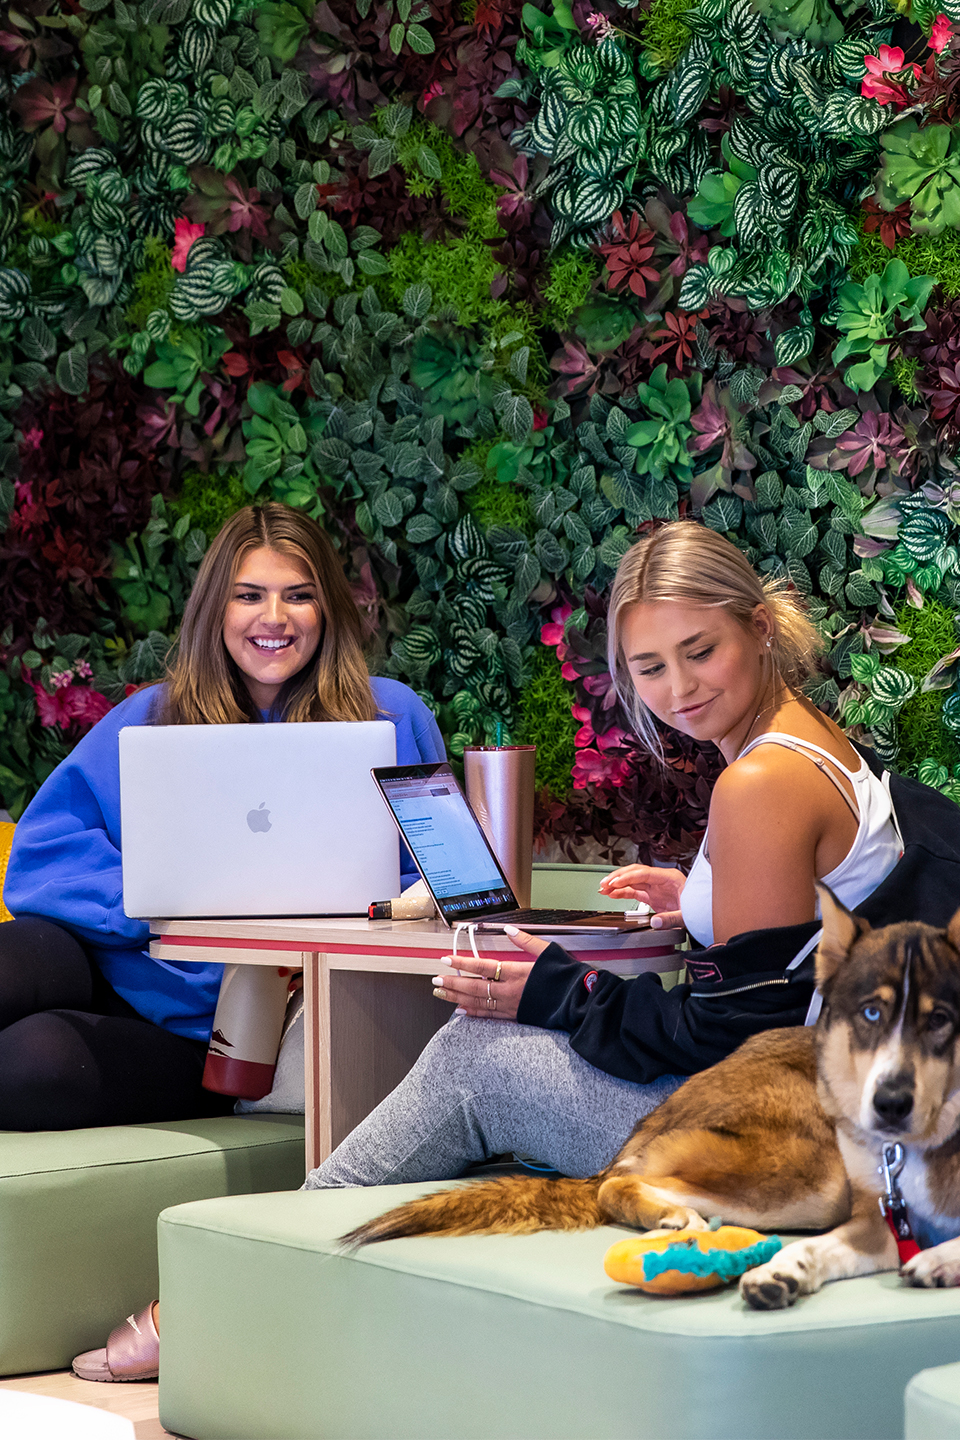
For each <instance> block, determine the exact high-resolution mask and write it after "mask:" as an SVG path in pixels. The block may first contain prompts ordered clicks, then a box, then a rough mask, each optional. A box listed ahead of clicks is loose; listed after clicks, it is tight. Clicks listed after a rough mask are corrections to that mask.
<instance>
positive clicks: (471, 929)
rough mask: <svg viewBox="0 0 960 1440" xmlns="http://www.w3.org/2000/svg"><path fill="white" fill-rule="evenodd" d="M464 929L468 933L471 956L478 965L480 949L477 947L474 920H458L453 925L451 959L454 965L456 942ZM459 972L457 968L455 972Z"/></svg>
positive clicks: (475, 923)
mask: <svg viewBox="0 0 960 1440" xmlns="http://www.w3.org/2000/svg"><path fill="white" fill-rule="evenodd" d="M464 930H466V932H467V934H468V935H469V937H470V949H471V950H472V951H473V958H474V960H476V962H477V964H478V965H479V964H480V951H479V950H478V949H477V922H476V921H475V920H458V921H457V923H456V925H455V926H454V930H453V960H454V966H456V959H457V944H458V942H459V939H460V936H461V935H462V934H463V932H464ZM460 973H461V972H460V971H459V970H457V974H458V975H459V974H460Z"/></svg>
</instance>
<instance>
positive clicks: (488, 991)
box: [487, 980, 490, 1005]
mask: <svg viewBox="0 0 960 1440" xmlns="http://www.w3.org/2000/svg"><path fill="white" fill-rule="evenodd" d="M487 1004H488V1005H489V1004H490V981H489V980H488V981H487Z"/></svg>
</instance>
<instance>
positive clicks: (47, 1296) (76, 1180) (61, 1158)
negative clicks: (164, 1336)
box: [0, 1115, 304, 1375]
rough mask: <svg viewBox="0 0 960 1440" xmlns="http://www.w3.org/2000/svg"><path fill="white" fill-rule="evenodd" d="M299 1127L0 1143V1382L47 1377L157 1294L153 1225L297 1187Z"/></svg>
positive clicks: (232, 1125) (98, 1134)
mask: <svg viewBox="0 0 960 1440" xmlns="http://www.w3.org/2000/svg"><path fill="white" fill-rule="evenodd" d="M303 1173H304V1160H303V1120H302V1118H300V1117H295V1116H288V1115H256V1116H234V1115H230V1116H217V1117H215V1118H213V1119H209V1120H178V1121H170V1122H167V1123H157V1124H151V1125H118V1126H113V1127H110V1128H106V1129H98V1130H64V1131H39V1132H37V1133H33V1134H15V1133H12V1132H10V1131H7V1132H3V1133H0V1374H2V1375H18V1374H22V1373H24V1372H25V1371H31V1370H55V1369H61V1368H62V1367H63V1366H66V1365H69V1363H70V1361H71V1360H72V1358H73V1356H74V1355H76V1354H77V1353H78V1351H81V1350H88V1349H91V1348H92V1347H93V1346H96V1345H102V1344H103V1343H104V1341H105V1339H106V1336H107V1334H108V1333H109V1331H110V1330H112V1328H113V1326H114V1325H116V1324H117V1323H118V1321H120V1320H122V1319H123V1317H124V1316H125V1315H129V1314H130V1312H131V1311H132V1310H134V1309H137V1310H140V1309H142V1307H143V1306H144V1305H145V1304H146V1303H147V1301H148V1300H150V1299H151V1297H153V1296H155V1295H156V1293H157V1285H158V1276H157V1244H156V1234H157V1216H158V1215H159V1213H160V1211H161V1210H163V1209H164V1207H165V1206H168V1205H174V1204H177V1203H178V1202H179V1201H181V1200H203V1199H207V1198H208V1197H209V1196H211V1195H230V1194H233V1195H240V1194H246V1193H247V1192H248V1191H254V1190H280V1189H293V1188H294V1187H295V1186H299V1185H301V1184H302V1183H303Z"/></svg>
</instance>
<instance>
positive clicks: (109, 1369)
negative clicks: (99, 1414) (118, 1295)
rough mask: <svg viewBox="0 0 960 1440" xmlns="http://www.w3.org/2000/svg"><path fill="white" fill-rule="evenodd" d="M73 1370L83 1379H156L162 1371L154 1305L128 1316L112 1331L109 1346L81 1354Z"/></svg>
mask: <svg viewBox="0 0 960 1440" xmlns="http://www.w3.org/2000/svg"><path fill="white" fill-rule="evenodd" d="M73 1369H74V1373H75V1374H76V1375H79V1376H80V1379H81V1380H156V1378H157V1376H158V1375H159V1374H160V1336H159V1334H158V1332H157V1327H156V1325H155V1324H154V1320H153V1306H152V1305H148V1306H147V1308H146V1309H145V1310H143V1311H141V1313H140V1314H139V1315H128V1316H127V1318H126V1320H124V1322H123V1324H122V1325H118V1326H117V1328H116V1329H115V1330H111V1332H110V1338H109V1339H108V1340H107V1344H106V1348H105V1349H103V1350H87V1351H85V1352H84V1354H83V1355H78V1356H77V1358H76V1359H75V1360H74V1362H73Z"/></svg>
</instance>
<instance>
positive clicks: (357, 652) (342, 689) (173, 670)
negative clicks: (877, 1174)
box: [160, 501, 377, 725]
mask: <svg viewBox="0 0 960 1440" xmlns="http://www.w3.org/2000/svg"><path fill="white" fill-rule="evenodd" d="M260 549H264V550H275V551H276V552H277V553H278V554H280V555H287V556H290V557H291V559H296V560H299V561H300V563H301V564H302V565H304V566H305V567H306V569H307V570H308V571H309V573H310V577H311V579H312V580H313V582H314V584H315V585H316V587H317V599H318V604H319V607H320V616H321V622H322V623H321V635H320V643H319V644H318V646H317V648H316V651H315V652H314V655H313V657H312V658H311V659H310V660H309V661H308V662H307V664H306V665H304V667H303V669H302V670H299V671H298V672H297V673H296V675H293V676H291V678H290V679H289V680H288V681H287V683H286V685H285V686H284V688H283V690H282V691H281V692H280V697H279V699H280V712H281V715H282V717H283V719H284V720H294V721H303V720H373V719H375V718H376V715H377V707H376V704H375V702H374V698H373V693H372V691H371V689H370V677H369V675H368V674H367V667H366V664H365V663H364V659H363V650H362V647H361V633H362V632H361V626H360V616H359V615H358V613H357V607H356V605H355V604H354V601H353V596H352V595H351V593H350V587H349V585H348V584H347V580H346V576H345V575H344V573H343V570H342V568H341V565H340V562H339V560H338V559H337V554H336V551H335V550H334V548H333V546H332V545H331V544H330V541H329V540H328V539H327V537H326V535H325V534H324V532H323V530H321V528H320V526H319V525H318V524H317V523H316V521H315V520H311V519H310V518H309V516H307V515H304V514H303V513H302V511H300V510H294V509H292V508H291V507H290V506H289V505H280V504H278V503H277V502H276V501H268V502H267V503H266V504H264V505H248V506H247V507H246V508H245V509H243V510H238V511H237V513H236V515H234V516H232V517H231V518H230V519H229V520H228V521H227V523H226V524H225V525H224V527H223V529H222V530H221V531H220V532H219V534H218V535H217V536H216V538H215V539H214V541H213V543H212V545H211V546H210V549H209V550H208V551H207V553H206V555H205V556H204V557H203V562H202V564H201V566H200V570H199V572H198V574H197V578H196V581H195V582H194V586H193V589H192V590H191V592H190V598H189V600H188V601H187V606H186V610H185V611H184V615H183V623H182V625H181V627H180V638H179V642H178V645H177V650H176V655H175V658H174V659H173V660H172V662H171V663H170V665H169V667H168V670H167V675H166V688H165V692H164V703H163V709H162V713H161V716H160V723H161V724H162V725H236V724H240V723H242V722H243V721H245V720H255V721H258V720H259V719H260V712H259V710H258V709H257V707H256V706H255V704H254V702H253V699H252V698H251V695H250V692H249V691H248V689H247V687H246V685H245V684H244V679H243V674H242V672H241V670H240V668H239V666H238V665H237V664H236V662H235V661H234V659H233V657H232V656H231V655H230V654H229V652H228V650H227V647H226V645H225V644H224V643H223V622H224V619H225V617H226V613H227V605H228V603H229V601H230V598H231V594H232V592H233V584H234V580H235V579H236V576H237V572H238V569H239V566H240V565H241V563H242V561H243V559H244V557H245V556H246V555H248V554H249V553H250V551H251V550H260Z"/></svg>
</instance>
